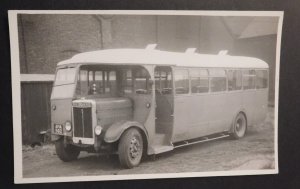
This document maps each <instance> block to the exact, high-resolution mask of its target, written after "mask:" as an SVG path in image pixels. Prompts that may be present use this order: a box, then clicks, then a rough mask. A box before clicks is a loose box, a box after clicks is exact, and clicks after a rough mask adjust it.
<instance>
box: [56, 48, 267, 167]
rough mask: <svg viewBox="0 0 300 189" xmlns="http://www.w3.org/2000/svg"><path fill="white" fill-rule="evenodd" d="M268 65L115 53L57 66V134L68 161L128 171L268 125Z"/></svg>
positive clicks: (149, 53)
mask: <svg viewBox="0 0 300 189" xmlns="http://www.w3.org/2000/svg"><path fill="white" fill-rule="evenodd" d="M267 103H268V64H266V63H265V62H264V61H262V60H259V59H256V58H250V57H238V56H229V55H226V54H222V53H221V54H219V55H207V54H198V53H191V52H190V51H187V53H175V52H166V51H159V50H155V49H110V50H100V51H93V52H86V53H80V54H78V55H75V56H73V57H72V58H70V59H68V60H65V61H62V62H60V63H58V66H57V70H56V78H55V82H54V85H53V90H52V94H51V109H52V112H51V131H52V135H51V136H52V137H51V138H52V140H53V141H55V146H56V151H57V154H58V156H59V158H60V159H62V160H63V161H71V160H74V159H76V158H77V157H78V154H79V153H80V151H88V152H95V153H104V152H105V153H117V154H118V155H119V159H120V163H121V165H122V166H124V167H127V168H131V167H134V166H137V165H138V164H139V163H140V161H141V158H142V155H143V154H148V155H151V154H159V153H162V152H166V151H170V150H173V149H174V148H176V147H181V146H185V145H188V144H193V143H197V142H202V141H208V140H212V139H217V138H222V137H227V136H231V137H233V138H236V139H239V138H242V137H243V136H244V135H245V133H246V130H247V126H248V125H254V124H257V123H259V122H261V121H263V120H264V119H265V117H266V113H267Z"/></svg>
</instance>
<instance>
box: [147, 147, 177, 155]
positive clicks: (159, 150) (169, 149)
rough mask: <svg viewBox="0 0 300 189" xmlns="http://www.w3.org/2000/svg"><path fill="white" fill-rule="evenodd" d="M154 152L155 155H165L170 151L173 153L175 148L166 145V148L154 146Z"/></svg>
mask: <svg viewBox="0 0 300 189" xmlns="http://www.w3.org/2000/svg"><path fill="white" fill-rule="evenodd" d="M152 148H153V152H154V154H160V153H163V152H168V151H171V150H173V149H174V147H173V146H171V145H170V146H167V145H164V146H153V147H152Z"/></svg>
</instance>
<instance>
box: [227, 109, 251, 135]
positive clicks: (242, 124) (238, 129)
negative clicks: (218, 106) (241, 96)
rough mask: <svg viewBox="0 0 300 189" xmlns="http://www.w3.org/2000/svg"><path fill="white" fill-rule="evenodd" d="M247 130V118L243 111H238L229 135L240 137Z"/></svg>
mask: <svg viewBox="0 0 300 189" xmlns="http://www.w3.org/2000/svg"><path fill="white" fill-rule="evenodd" d="M246 131H247V120H246V117H245V115H244V114H243V113H239V114H238V115H237V116H236V118H235V120H234V122H233V125H232V133H231V137H232V138H233V139H240V138H242V137H244V135H245V133H246Z"/></svg>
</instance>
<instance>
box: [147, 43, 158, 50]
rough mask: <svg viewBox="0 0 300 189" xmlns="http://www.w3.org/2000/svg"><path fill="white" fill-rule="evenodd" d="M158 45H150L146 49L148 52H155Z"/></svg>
mask: <svg viewBox="0 0 300 189" xmlns="http://www.w3.org/2000/svg"><path fill="white" fill-rule="evenodd" d="M156 46H157V44H148V45H147V47H146V50H154V49H155V48H156Z"/></svg>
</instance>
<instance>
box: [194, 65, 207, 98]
mask: <svg viewBox="0 0 300 189" xmlns="http://www.w3.org/2000/svg"><path fill="white" fill-rule="evenodd" d="M193 71H198V73H200V71H206V73H207V76H201V74H199V75H198V77H193V76H192V72H193ZM193 78H198V79H201V78H207V83H208V86H207V87H208V90H207V92H197V93H193V92H192V79H193ZM189 80H190V94H191V95H205V94H209V93H210V77H209V69H208V68H190V70H189Z"/></svg>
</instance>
